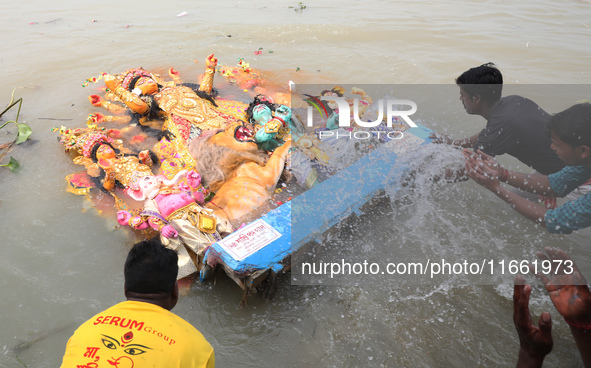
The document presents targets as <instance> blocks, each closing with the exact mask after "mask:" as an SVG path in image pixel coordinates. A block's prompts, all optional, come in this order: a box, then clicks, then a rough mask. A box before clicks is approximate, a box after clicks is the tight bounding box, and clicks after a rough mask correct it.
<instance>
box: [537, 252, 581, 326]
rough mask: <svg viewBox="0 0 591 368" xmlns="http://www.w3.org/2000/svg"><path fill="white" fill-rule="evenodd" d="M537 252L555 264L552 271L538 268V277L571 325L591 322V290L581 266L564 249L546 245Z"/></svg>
mask: <svg viewBox="0 0 591 368" xmlns="http://www.w3.org/2000/svg"><path fill="white" fill-rule="evenodd" d="M536 255H537V256H538V258H540V259H541V260H542V263H541V264H542V265H548V268H550V267H551V272H548V273H544V272H542V271H545V268H544V267H538V269H537V271H538V273H536V277H537V278H539V279H540V280H542V282H543V283H544V286H545V287H546V290H548V295H550V299H552V303H554V306H555V307H556V310H558V313H560V314H561V315H562V316H563V317H564V319H566V320H567V321H568V322H570V323H571V324H577V323H580V324H591V292H590V291H589V287H587V280H585V278H584V277H583V275H582V274H581V272H580V271H579V268H578V267H577V265H576V264H575V263H574V262H573V261H572V259H570V257H569V256H568V255H567V254H566V253H565V252H564V251H562V250H560V249H552V248H548V247H546V248H544V252H538V253H536ZM530 271H532V273H533V272H534V271H536V270H531V269H530ZM548 276H550V277H548Z"/></svg>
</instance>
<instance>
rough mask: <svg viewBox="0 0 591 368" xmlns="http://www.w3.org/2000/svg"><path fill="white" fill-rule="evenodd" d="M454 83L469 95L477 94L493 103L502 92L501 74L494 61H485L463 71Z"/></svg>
mask: <svg viewBox="0 0 591 368" xmlns="http://www.w3.org/2000/svg"><path fill="white" fill-rule="evenodd" d="M456 84H457V85H458V86H459V85H461V86H462V88H463V89H464V91H466V92H467V93H468V94H469V95H470V96H474V95H477V94H478V95H480V98H481V100H483V101H485V102H488V103H495V102H497V101H498V100H499V99H500V98H501V93H502V92H503V75H502V74H501V71H500V70H499V69H497V67H496V66H495V64H494V63H486V64H482V65H480V66H477V67H474V68H471V69H468V70H466V71H465V72H463V73H462V75H460V76H459V77H457V78H456Z"/></svg>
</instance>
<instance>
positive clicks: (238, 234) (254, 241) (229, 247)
mask: <svg viewBox="0 0 591 368" xmlns="http://www.w3.org/2000/svg"><path fill="white" fill-rule="evenodd" d="M280 237H281V233H280V232H278V231H277V230H275V228H273V226H271V225H269V224H268V223H267V222H266V221H265V220H262V219H258V220H256V221H253V222H251V223H250V224H248V225H246V226H244V227H243V228H242V229H239V230H237V231H235V232H234V233H232V234H231V235H229V236H228V237H226V238H224V239H222V240H220V241H219V242H218V244H219V245H220V246H221V247H222V248H223V249H224V250H225V251H226V252H228V254H230V255H231V256H232V257H233V258H234V259H235V260H237V261H242V260H243V259H245V258H246V257H248V256H251V255H253V254H255V253H256V252H257V251H259V250H260V249H263V248H264V247H265V246H267V245H268V244H270V243H271V242H273V241H274V240H275V239H278V238H280Z"/></svg>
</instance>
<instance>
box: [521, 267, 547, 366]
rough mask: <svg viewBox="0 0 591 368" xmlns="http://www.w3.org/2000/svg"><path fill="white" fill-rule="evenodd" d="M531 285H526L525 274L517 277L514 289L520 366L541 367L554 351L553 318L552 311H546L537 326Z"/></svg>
mask: <svg viewBox="0 0 591 368" xmlns="http://www.w3.org/2000/svg"><path fill="white" fill-rule="evenodd" d="M530 294H531V286H530V285H525V279H524V278H523V276H521V275H518V276H517V277H516V278H515V286H514V289H513V322H514V323H515V328H516V329H517V334H518V335H519V346H520V349H519V359H518V361H517V367H518V368H525V367H541V366H542V363H543V361H544V357H545V356H546V355H548V354H549V353H550V352H551V351H552V347H553V346H554V342H553V340H552V320H551V319H550V313H548V312H544V313H542V315H541V316H540V320H539V322H538V325H539V327H536V326H535V325H534V323H533V321H532V319H531V315H530V313H529V296H530Z"/></svg>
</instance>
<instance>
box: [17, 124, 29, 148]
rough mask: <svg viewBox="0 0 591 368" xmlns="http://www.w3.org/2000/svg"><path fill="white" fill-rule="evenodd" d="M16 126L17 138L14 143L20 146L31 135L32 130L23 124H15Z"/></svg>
mask: <svg viewBox="0 0 591 368" xmlns="http://www.w3.org/2000/svg"><path fill="white" fill-rule="evenodd" d="M16 125H18V136H17V138H16V142H15V143H16V144H21V143H23V142H24V141H26V140H27V139H29V137H30V136H31V134H32V133H33V130H32V129H31V127H29V126H28V125H27V124H24V123H16Z"/></svg>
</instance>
